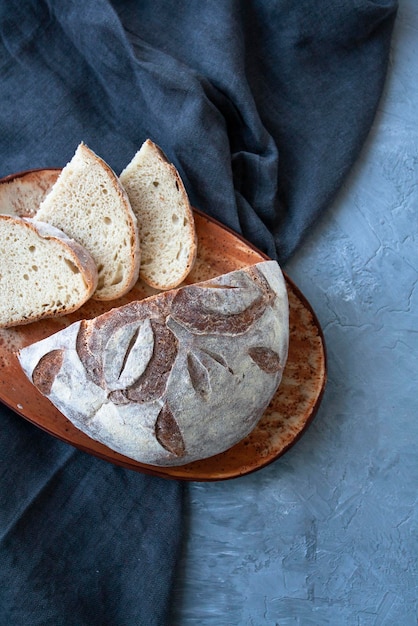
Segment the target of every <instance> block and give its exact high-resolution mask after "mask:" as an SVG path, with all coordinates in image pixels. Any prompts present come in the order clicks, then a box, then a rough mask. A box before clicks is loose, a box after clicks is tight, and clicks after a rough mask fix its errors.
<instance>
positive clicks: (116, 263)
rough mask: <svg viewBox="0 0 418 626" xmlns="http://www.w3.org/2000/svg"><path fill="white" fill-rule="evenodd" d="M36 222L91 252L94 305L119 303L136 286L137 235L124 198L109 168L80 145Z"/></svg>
mask: <svg viewBox="0 0 418 626" xmlns="http://www.w3.org/2000/svg"><path fill="white" fill-rule="evenodd" d="M35 219H36V220H40V221H43V222H48V223H49V224H52V225H53V226H56V227H57V228H59V229H60V230H63V231H64V232H65V233H67V235H68V236H69V237H71V238H73V239H75V240H76V241H78V242H79V243H81V244H82V245H83V246H84V247H85V248H86V249H87V250H88V251H89V252H90V254H91V256H92V257H93V259H94V261H95V263H96V265H97V269H98V273H99V281H98V285H97V289H96V291H95V293H94V294H93V298H94V299H96V300H114V299H116V298H119V297H120V296H122V295H124V294H125V293H127V292H128V291H129V290H130V289H131V288H132V287H133V286H134V284H135V283H136V281H137V280H138V274H139V262H140V250H139V235H138V227H137V220H136V217H135V215H134V213H133V211H132V209H131V205H130V203H129V199H128V196H127V195H126V192H125V191H124V189H123V187H122V185H121V184H120V182H119V180H118V178H117V176H116V174H115V173H114V172H113V170H112V169H111V168H110V167H109V165H107V163H105V162H104V161H103V160H102V159H101V158H100V157H98V156H97V155H96V154H95V153H94V152H93V151H92V150H90V149H89V148H88V146H86V145H85V144H84V143H81V144H80V145H79V146H78V148H77V150H76V152H75V154H74V156H73V158H72V159H71V161H70V162H69V163H68V164H67V165H66V166H65V167H64V169H63V170H62V172H61V174H60V176H59V177H58V179H57V181H56V183H55V185H54V186H53V187H52V189H51V191H50V192H49V194H48V195H47V196H46V198H45V199H44V200H43V202H42V203H41V205H40V208H39V210H38V211H37V213H36V215H35Z"/></svg>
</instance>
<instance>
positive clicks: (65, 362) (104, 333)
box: [19, 261, 289, 466]
mask: <svg viewBox="0 0 418 626" xmlns="http://www.w3.org/2000/svg"><path fill="white" fill-rule="evenodd" d="M288 337H289V324H288V302H287V292H286V287H285V282H284V279H283V276H282V273H281V270H280V268H279V266H278V264H277V263H276V262H275V261H266V262H262V263H259V264H256V265H253V266H250V267H248V268H244V269H241V270H236V271H234V272H231V273H229V274H224V275H222V276H220V277H218V278H216V279H213V280H211V281H206V282H202V283H197V284H193V285H189V286H185V287H183V288H180V289H176V290H171V291H167V292H162V293H159V294H157V295H155V296H152V297H150V298H147V299H145V300H142V301H136V302H132V303H130V304H127V305H124V306H122V307H120V308H116V309H112V310H110V311H109V312H107V313H104V314H103V315H101V316H99V317H96V318H94V319H91V320H84V321H79V322H76V323H74V324H72V325H71V326H68V327H67V328H65V329H64V330H62V331H60V332H58V333H56V334H55V335H52V336H50V337H48V338H47V339H44V340H42V341H40V342H38V343H35V344H32V345H31V346H28V347H26V348H24V349H22V350H21V351H20V353H19V360H20V364H21V366H22V368H23V370H24V371H25V373H26V375H27V376H28V377H29V379H30V380H31V381H32V382H33V384H34V385H35V386H36V387H37V388H38V389H39V391H40V392H41V393H42V394H44V395H46V396H47V397H48V398H49V399H50V400H51V402H53V404H54V405H55V406H56V407H57V408H58V409H59V410H60V411H61V412H62V413H63V414H64V415H65V416H66V417H67V418H68V419H69V420H70V421H71V422H72V423H73V424H74V425H75V426H76V427H77V428H79V429H80V430H81V431H83V432H85V433H87V434H88V435H89V436H90V437H92V438H93V439H95V440H98V441H100V442H101V443H103V444H105V445H107V446H108V447H109V448H111V449H113V450H115V451H117V452H119V453H122V454H123V455H125V456H127V457H130V458H132V459H135V460H137V461H140V462H143V463H147V464H153V465H160V466H164V465H183V464H185V463H189V462H190V461H194V460H196V459H203V458H206V457H209V456H213V455H215V454H217V453H220V452H222V451H224V450H226V449H228V448H229V447H231V446H233V445H234V444H235V443H237V442H238V441H240V440H241V439H243V438H244V437H245V436H246V435H247V434H248V433H249V432H250V431H251V430H252V429H253V428H254V427H255V425H256V424H257V422H258V421H259V419H260V417H261V416H262V414H263V412H264V410H265V409H266V407H267V406H268V404H269V402H270V400H271V398H272V397H273V395H274V393H275V391H276V390H277V387H278V385H279V383H280V380H281V377H282V372H283V368H284V365H285V363H286V359H287V349H288Z"/></svg>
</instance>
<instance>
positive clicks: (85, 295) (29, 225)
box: [0, 215, 97, 327]
mask: <svg viewBox="0 0 418 626" xmlns="http://www.w3.org/2000/svg"><path fill="white" fill-rule="evenodd" d="M0 242H1V243H0V261H1V262H0V267H1V269H0V291H1V299H0V327H9V326H16V325H21V324H27V323H29V322H32V321H35V320H39V319H43V318H47V317H54V316H59V315H66V314H68V313H70V312H72V311H75V310H76V309H78V308H79V307H81V306H82V304H84V302H86V301H87V300H88V299H89V298H90V297H91V295H92V293H93V292H94V290H95V289H96V285H97V270H96V266H95V263H94V261H93V259H92V258H91V256H90V255H89V254H88V253H87V252H86V251H85V250H84V249H83V248H82V247H81V246H80V244H78V243H77V242H74V241H71V240H70V239H68V238H67V236H66V235H65V234H64V233H62V232H61V231H59V230H57V229H56V228H54V227H51V226H50V225H49V224H43V223H42V222H34V221H33V220H31V219H22V218H19V217H11V216H7V215H0Z"/></svg>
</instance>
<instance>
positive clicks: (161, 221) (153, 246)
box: [119, 139, 197, 289]
mask: <svg viewBox="0 0 418 626" xmlns="http://www.w3.org/2000/svg"><path fill="white" fill-rule="evenodd" d="M119 178H120V181H121V183H122V185H123V187H124V188H125V190H126V192H127V194H128V197H129V200H130V202H131V206H132V209H133V211H134V213H135V215H136V217H137V221H138V229H139V237H140V246H141V268H140V277H141V278H142V279H143V281H144V282H145V283H147V284H148V285H151V286H152V287H154V288H156V289H172V288H174V287H177V286H178V285H179V284H180V283H181V282H182V281H183V280H184V279H185V278H186V276H187V275H188V274H189V272H190V271H191V269H192V267H193V264H194V261H195V258H196V251H197V238H196V230H195V225H194V218H193V212H192V209H191V207H190V203H189V200H188V196H187V193H186V190H185V188H184V185H183V182H182V180H181V178H180V176H179V174H178V172H177V170H176V168H175V167H174V165H173V164H172V163H170V162H169V161H168V160H167V157H166V156H165V155H164V153H163V152H162V150H161V149H160V148H159V147H158V146H157V145H156V144H154V143H153V142H152V141H151V140H149V139H148V140H147V141H145V142H144V144H143V145H142V147H141V149H140V150H139V151H138V152H137V153H136V155H135V156H134V158H133V159H132V161H131V162H130V163H129V164H128V165H127V166H126V168H125V169H124V170H123V172H122V173H121V175H120V177H119Z"/></svg>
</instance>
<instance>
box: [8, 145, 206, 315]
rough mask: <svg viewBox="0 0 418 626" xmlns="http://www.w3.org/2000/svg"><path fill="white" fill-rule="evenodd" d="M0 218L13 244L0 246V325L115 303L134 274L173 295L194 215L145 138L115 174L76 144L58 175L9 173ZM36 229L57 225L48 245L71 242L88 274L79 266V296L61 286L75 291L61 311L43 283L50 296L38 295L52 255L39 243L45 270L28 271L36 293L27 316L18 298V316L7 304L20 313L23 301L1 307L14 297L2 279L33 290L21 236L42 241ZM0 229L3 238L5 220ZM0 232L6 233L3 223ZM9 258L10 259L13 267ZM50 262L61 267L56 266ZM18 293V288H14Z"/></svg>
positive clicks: (187, 255) (191, 256) (193, 244)
mask: <svg viewBox="0 0 418 626" xmlns="http://www.w3.org/2000/svg"><path fill="white" fill-rule="evenodd" d="M1 214H3V217H5V215H6V214H7V215H9V217H13V219H14V220H15V222H14V226H13V228H14V229H15V230H17V231H18V232H20V234H21V236H18V235H17V236H16V237H15V239H14V244H13V245H14V248H13V251H12V250H11V249H10V247H8V246H3V249H2V250H0V261H1V264H2V265H3V267H5V261H4V259H3V257H5V255H6V254H7V255H9V256H10V259H11V260H10V262H9V260H8V261H7V263H6V266H7V268H8V269H7V270H5V271H4V272H2V274H1V275H0V289H1V290H2V296H3V301H4V302H5V303H4V305H3V307H4V311H3V313H2V314H3V318H1V320H0V324H3V325H16V324H22V323H27V322H29V321H32V320H33V319H40V318H42V317H50V316H53V315H59V314H65V313H67V312H70V311H72V310H74V307H75V308H77V306H81V305H82V304H83V303H84V302H85V301H86V299H87V298H89V297H92V298H93V299H95V300H103V301H113V300H117V299H118V298H120V297H121V296H123V295H125V294H126V293H127V292H129V291H130V289H131V288H132V287H133V286H134V285H135V283H136V282H137V280H138V278H139V277H141V278H142V279H143V281H144V282H145V283H147V284H148V285H150V286H152V287H153V288H155V289H157V290H169V289H172V288H174V287H177V286H178V285H179V284H180V283H181V282H182V281H183V280H184V279H185V277H186V276H187V274H188V273H189V272H190V270H191V269H192V266H193V263H194V260H195V258H196V252H197V239H196V231H195V225H194V219H193V212H192V209H191V207H190V204H189V200H188V197H187V193H186V191H185V188H184V185H183V182H182V180H181V178H180V176H179V174H178V172H177V170H176V168H175V167H174V166H173V165H172V164H171V163H170V162H169V161H168V160H167V158H166V157H165V155H164V153H163V152H162V151H161V150H160V148H159V147H158V146H156V145H155V144H154V143H153V142H151V141H150V140H147V141H145V143H144V144H143V146H142V147H141V149H140V150H139V151H138V152H137V154H136V155H135V156H134V158H133V159H132V161H131V162H130V163H129V165H128V166H127V167H126V168H125V169H124V171H123V172H122V174H121V176H120V178H118V177H117V176H116V174H115V173H114V171H113V170H112V169H111V168H110V167H109V165H108V164H107V163H106V162H105V161H104V160H103V159H101V158H100V157H99V156H97V154H95V153H94V152H93V151H92V150H90V148H89V147H88V146H86V145H85V144H84V143H80V145H79V146H78V147H77V150H76V152H75V154H74V156H73V158H72V159H71V160H70V162H69V163H68V164H67V165H66V166H65V167H64V168H63V169H62V170H61V172H60V173H58V172H57V171H56V170H37V171H35V172H29V173H26V174H22V175H17V176H15V177H14V178H11V177H8V178H6V179H4V180H3V181H2V183H1V185H0V215H1ZM22 217H30V218H33V223H31V225H30V226H29V223H23V222H18V221H17V220H18V219H19V218H22ZM45 224H49V225H50V226H51V227H53V228H54V229H56V230H55V231H54V232H55V239H61V240H62V241H64V240H65V243H66V245H67V246H68V245H69V243H68V242H69V241H70V240H72V241H73V244H75V242H77V245H76V246H75V245H72V254H73V255H75V256H76V257H77V262H76V263H75V266H77V267H80V268H82V267H83V266H84V264H85V262H86V259H87V258H88V269H87V274H88V275H89V276H88V277H87V276H86V275H85V273H84V272H83V271H81V270H80V275H81V276H83V280H85V281H86V289H85V292H84V293H83V294H81V293H80V292H78V291H77V289H75V288H74V286H73V283H74V281H70V282H69V283H68V289H69V290H71V289H73V288H74V289H75V293H74V294H73V295H74V298H73V299H72V300H71V304H70V305H69V306H68V307H67V306H66V305H65V306H62V304H63V303H62V299H61V298H59V297H58V296H57V294H56V293H55V287H53V286H51V290H50V291H48V289H47V284H48V273H49V272H50V271H51V267H52V266H53V264H54V263H53V259H54V254H55V252H53V251H52V247H51V246H50V251H49V253H48V252H47V251H46V249H45V250H44V248H45V245H43V247H42V248H40V247H39V246H38V248H39V249H42V250H43V252H42V254H43V255H44V257H45V259H46V257H47V256H48V254H49V255H50V256H51V258H50V259H49V265H50V266H51V267H49V265H48V264H47V263H44V264H40V265H39V267H42V268H43V269H42V271H43V272H44V274H43V278H42V279H40V276H41V273H42V272H41V273H40V274H36V281H35V283H33V284H34V285H36V289H38V291H40V293H39V294H36V297H35V296H34V298H33V300H34V306H33V308H34V311H36V312H34V311H29V312H28V307H29V309H30V308H31V306H30V304H29V302H30V298H29V299H27V297H26V296H24V300H25V301H26V303H27V305H28V307H26V308H24V310H23V309H22V315H21V316H20V317H19V314H18V310H15V307H16V306H17V307H19V302H22V299H21V298H20V299H19V298H18V299H17V300H16V302H15V301H14V300H13V302H12V303H11V302H9V300H10V298H12V299H13V298H14V295H12V294H14V291H12V292H10V293H9V292H8V291H7V289H8V288H7V287H5V284H6V283H5V281H6V282H7V285H8V284H9V283H10V284H12V283H13V278H12V277H13V272H15V271H16V272H17V271H18V272H20V273H19V276H17V277H16V282H17V284H20V281H21V279H22V276H24V277H25V278H23V280H24V281H25V282H24V283H23V286H25V287H29V284H30V285H32V281H31V280H30V281H29V283H28V282H27V278H26V276H29V277H32V270H31V267H32V261H33V258H32V255H31V254H28V247H29V245H30V244H28V243H27V240H28V236H29V235H28V233H29V232H30V233H31V237H34V236H35V233H37V234H38V236H43V234H45V233H46V232H47V229H46V227H45ZM1 228H2V229H3V232H4V229H5V228H6V221H5V220H3V221H2V226H1ZM7 228H11V222H10V221H9V222H7ZM41 233H42V235H41ZM64 233H65V234H64ZM48 241H49V240H48ZM55 247H56V246H55ZM61 247H62V246H61ZM18 256H19V257H20V261H19V263H17V262H16V258H17V257H18ZM92 260H93V264H94V265H95V272H94V273H95V276H94V277H92V274H93V271H92V268H91V265H92ZM56 266H57V268H62V267H63V266H62V263H61V262H60V261H59V262H57V264H56ZM64 276H66V273H65V272H63V275H62V281H61V282H65V280H66V279H64ZM51 285H52V283H51ZM92 285H94V289H93V290H92V288H91V286H92ZM19 289H20V291H22V288H21V287H20V288H19ZM23 292H24V290H23V291H22V293H23ZM3 294H5V295H3ZM7 294H8V295H7ZM76 294H77V295H76ZM38 295H39V297H40V299H41V300H42V310H41V311H40V310H38V309H37V305H36V302H35V301H36V299H37V297H38ZM67 295H68V294H67ZM49 300H50V306H49V307H48V302H49ZM77 302H78V305H77V304H76V303H77ZM57 303H58V304H57ZM38 304H39V303H38ZM9 308H13V311H14V312H13V315H12V314H11V317H10V319H9V320H8V319H7V310H8V309H9Z"/></svg>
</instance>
